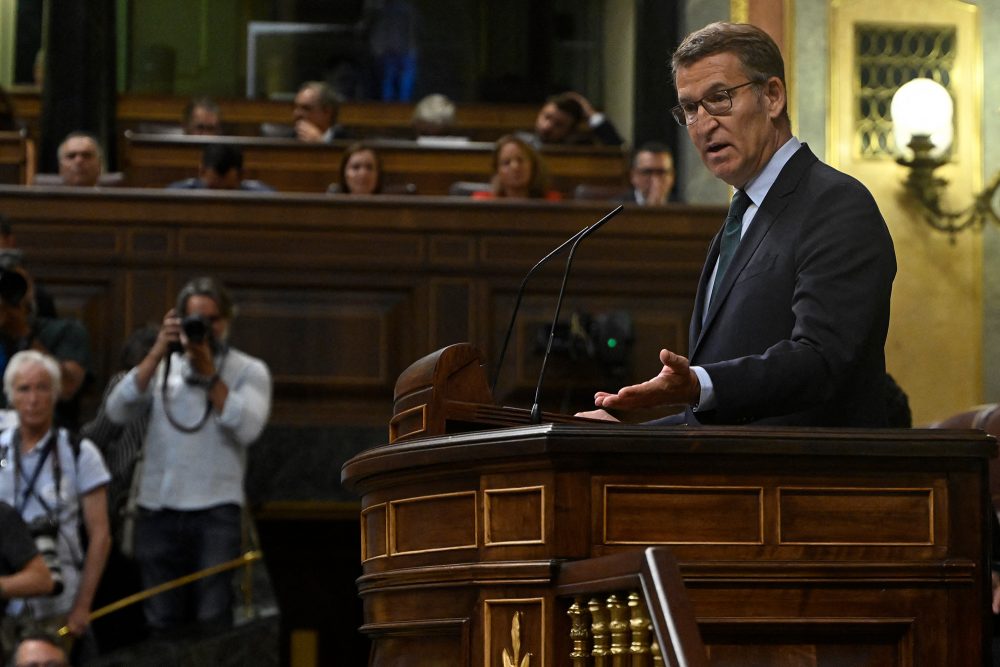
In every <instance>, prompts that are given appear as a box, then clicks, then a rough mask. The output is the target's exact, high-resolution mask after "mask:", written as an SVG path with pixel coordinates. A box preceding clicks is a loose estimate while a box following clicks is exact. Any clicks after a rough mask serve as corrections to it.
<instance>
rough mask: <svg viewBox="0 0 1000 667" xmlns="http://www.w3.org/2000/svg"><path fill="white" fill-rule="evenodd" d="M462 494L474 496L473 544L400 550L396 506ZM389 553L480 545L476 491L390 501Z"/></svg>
mask: <svg viewBox="0 0 1000 667" xmlns="http://www.w3.org/2000/svg"><path fill="white" fill-rule="evenodd" d="M462 496H471V497H472V505H473V507H472V521H473V526H472V532H473V541H472V543H471V544H456V545H454V546H450V547H435V548H433V549H414V550H412V551H399V550H398V548H397V547H396V525H397V521H396V508H397V507H399V506H400V505H408V504H412V503H418V502H428V501H430V500H438V499H441V498H458V497H462ZM387 534H388V535H389V555H390V556H409V555H413V554H426V553H434V552H439V551H455V550H457V549H475V548H478V547H479V539H478V536H479V503H478V499H477V497H476V492H475V491H455V492H453V493H434V494H430V495H427V496H414V497H413V498H401V499H399V500H390V501H389V530H388V533H387Z"/></svg>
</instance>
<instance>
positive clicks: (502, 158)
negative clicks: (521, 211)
mask: <svg viewBox="0 0 1000 667" xmlns="http://www.w3.org/2000/svg"><path fill="white" fill-rule="evenodd" d="M491 186H492V187H491V188H490V190H487V191H484V192H475V193H473V194H472V198H473V199H499V198H501V197H507V198H513V199H529V198H535V199H549V200H553V201H557V200H559V199H562V196H561V195H560V194H559V193H558V192H556V191H554V190H549V172H548V169H547V168H546V166H545V161H544V160H543V159H542V156H541V155H539V154H538V151H536V150H535V149H534V148H532V146H531V145H530V144H528V143H527V142H525V141H524V140H522V139H520V138H519V137H516V136H514V135H513V134H508V135H505V136H503V137H500V138H499V139H497V143H496V148H494V150H493V179H492V180H491Z"/></svg>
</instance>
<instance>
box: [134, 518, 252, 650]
mask: <svg viewBox="0 0 1000 667" xmlns="http://www.w3.org/2000/svg"><path fill="white" fill-rule="evenodd" d="M240 520H241V516H240V508H239V507H238V506H237V505H219V506H218V507H212V508H209V509H204V510H190V511H179V510H168V509H164V510H146V509H141V510H140V513H139V517H138V521H137V522H136V533H135V558H136V561H137V562H138V564H139V571H140V573H141V575H142V586H143V588H144V589H147V588H151V587H153V586H156V585H158V584H162V583H164V582H167V581H171V580H173V579H177V578H178V577H183V576H185V575H188V574H192V573H193V572H197V571H198V570H202V569H204V568H207V567H211V566H213V565H218V564H219V563H224V562H226V561H228V560H232V559H234V558H236V557H238V556H239V555H240V535H241V532H240V525H241V524H240ZM232 579H233V574H232V572H223V573H221V574H217V575H214V576H211V577H207V578H205V579H199V580H198V581H196V582H194V583H191V584H188V585H186V586H182V587H180V588H176V589H174V590H171V591H167V592H165V593H161V594H160V595H156V596H154V597H151V598H149V599H148V600H146V602H145V603H144V607H143V611H144V613H145V615H146V623H147V624H148V625H149V627H150V630H151V631H153V632H154V633H163V632H165V631H169V630H175V629H178V628H181V627H182V626H186V625H189V624H192V623H198V625H200V626H203V629H209V627H213V628H214V627H227V626H229V625H230V624H231V623H232V615H233V612H232V608H233V589H232Z"/></svg>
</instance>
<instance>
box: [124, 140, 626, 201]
mask: <svg viewBox="0 0 1000 667" xmlns="http://www.w3.org/2000/svg"><path fill="white" fill-rule="evenodd" d="M219 142H222V143H228V144H233V145H237V146H240V147H241V148H242V149H243V160H244V161H243V165H244V176H245V177H246V178H255V179H258V180H261V181H264V182H265V183H267V184H268V185H271V186H273V187H274V188H276V189H277V190H279V191H282V192H325V191H326V189H327V187H328V186H329V184H330V183H332V182H335V181H336V180H337V179H338V169H339V166H340V158H341V156H342V155H343V151H344V149H345V148H346V147H347V146H348V145H350V143H351V142H350V141H338V142H335V143H334V144H332V145H326V144H323V145H316V144H305V143H302V142H299V141H295V140H294V139H273V138H260V137H189V136H174V135H162V134H132V133H126V135H125V158H124V163H123V165H122V167H123V169H122V170H123V171H124V172H125V174H126V178H127V179H128V184H129V185H131V186H135V187H163V186H165V185H167V184H168V183H171V182H172V181H177V180H181V179H184V178H189V177H191V176H193V175H195V173H196V172H197V168H198V164H199V163H200V161H201V152H202V150H203V149H204V147H205V145H206V144H209V143H219ZM372 144H373V146H374V147H375V148H376V149H377V150H378V152H379V154H380V155H381V157H382V161H383V164H384V166H385V171H386V183H388V184H395V185H397V186H398V185H400V184H405V183H412V184H413V185H414V186H415V188H416V193H417V194H424V195H444V194H448V191H449V187H450V186H451V185H452V184H453V183H455V182H457V181H488V180H489V179H490V176H491V174H492V171H493V168H492V155H493V144H492V143H486V142H471V143H468V144H460V145H454V146H452V145H439V146H425V145H418V144H417V143H416V142H412V141H397V140H379V141H374V142H372ZM543 155H544V157H545V160H546V162H547V163H548V166H549V170H550V172H551V174H552V186H553V187H554V188H555V189H557V190H559V191H561V192H563V193H564V194H565V195H566V196H570V195H571V193H572V192H573V189H574V188H575V187H576V186H577V185H579V184H581V183H587V184H590V185H594V186H604V187H608V188H614V187H616V186H617V187H620V186H622V185H623V184H624V182H625V174H626V168H627V156H626V154H625V152H624V151H623V150H622V149H621V148H617V147H610V146H552V147H546V148H545V149H544V150H543Z"/></svg>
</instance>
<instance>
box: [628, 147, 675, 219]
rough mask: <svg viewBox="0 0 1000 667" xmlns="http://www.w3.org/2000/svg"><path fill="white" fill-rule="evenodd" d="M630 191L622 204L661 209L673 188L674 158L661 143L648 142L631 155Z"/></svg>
mask: <svg viewBox="0 0 1000 667" xmlns="http://www.w3.org/2000/svg"><path fill="white" fill-rule="evenodd" d="M629 180H630V181H631V182H632V189H631V190H629V191H628V194H626V195H625V197H623V198H622V201H623V202H625V203H630V204H639V205H640V206H662V205H664V204H666V203H667V200H668V199H669V198H670V191H671V190H673V189H674V156H673V154H672V153H671V152H670V149H669V148H667V147H666V146H664V145H663V144H661V143H657V142H654V141H649V142H646V143H644V144H643V145H642V146H639V148H638V149H637V150H636V151H635V153H634V154H633V155H632V170H631V171H630V172H629Z"/></svg>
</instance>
